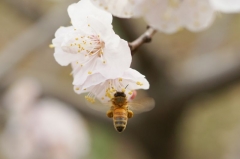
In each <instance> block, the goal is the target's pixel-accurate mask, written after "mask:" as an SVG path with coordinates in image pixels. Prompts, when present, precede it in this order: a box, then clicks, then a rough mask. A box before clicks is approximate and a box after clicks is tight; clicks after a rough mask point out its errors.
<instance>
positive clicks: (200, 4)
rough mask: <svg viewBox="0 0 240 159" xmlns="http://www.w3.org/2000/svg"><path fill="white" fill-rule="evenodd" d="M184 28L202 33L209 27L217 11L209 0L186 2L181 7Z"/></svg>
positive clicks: (187, 0)
mask: <svg viewBox="0 0 240 159" xmlns="http://www.w3.org/2000/svg"><path fill="white" fill-rule="evenodd" d="M179 16H181V18H182V21H183V24H184V26H185V27H186V28H187V29H189V30H190V31H201V30H203V29H206V28H207V27H209V26H210V25H211V24H212V22H213V20H214V19H215V11H214V9H213V8H212V6H211V5H210V3H209V0H201V1H199V0H185V1H183V3H182V5H181V14H180V15H179Z"/></svg>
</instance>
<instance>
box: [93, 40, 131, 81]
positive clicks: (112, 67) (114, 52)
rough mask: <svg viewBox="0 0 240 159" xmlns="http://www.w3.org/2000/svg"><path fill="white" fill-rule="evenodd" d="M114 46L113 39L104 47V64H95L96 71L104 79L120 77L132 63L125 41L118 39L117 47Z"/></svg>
mask: <svg viewBox="0 0 240 159" xmlns="http://www.w3.org/2000/svg"><path fill="white" fill-rule="evenodd" d="M116 39H118V38H116ZM115 45H116V43H115V41H114V39H113V40H112V41H111V42H109V43H107V44H106V45H105V49H104V53H103V58H104V60H105V61H106V63H105V64H103V63H102V62H101V63H98V64H97V68H98V71H99V72H101V74H102V75H103V76H104V77H105V78H114V77H117V76H119V75H121V74H122V73H123V72H124V71H125V70H126V69H127V68H129V67H130V64H131V61H132V56H131V51H130V48H129V46H128V43H127V42H126V41H125V40H122V39H120V40H119V43H118V45H117V46H115Z"/></svg>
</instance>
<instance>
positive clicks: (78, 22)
mask: <svg viewBox="0 0 240 159" xmlns="http://www.w3.org/2000/svg"><path fill="white" fill-rule="evenodd" d="M68 14H69V16H70V18H71V21H72V24H73V26H74V27H79V28H81V26H82V25H85V24H86V23H87V18H88V17H89V16H92V17H95V18H97V19H99V20H101V21H102V22H103V23H106V24H111V23H112V15H111V14H110V13H108V12H106V11H103V10H101V9H99V8H97V7H95V6H94V5H93V4H92V3H91V2H90V1H89V0H81V1H79V2H78V3H74V4H72V5H70V6H69V7H68Z"/></svg>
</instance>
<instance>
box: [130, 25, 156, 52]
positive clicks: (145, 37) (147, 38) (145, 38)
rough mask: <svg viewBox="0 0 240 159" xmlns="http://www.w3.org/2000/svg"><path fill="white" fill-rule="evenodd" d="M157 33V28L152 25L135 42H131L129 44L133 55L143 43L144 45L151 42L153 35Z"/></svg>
mask: <svg viewBox="0 0 240 159" xmlns="http://www.w3.org/2000/svg"><path fill="white" fill-rule="evenodd" d="M155 33H156V30H155V29H153V28H152V27H148V29H147V30H146V31H145V32H144V33H143V34H142V35H141V36H139V37H138V38H137V39H136V40H134V41H133V42H129V43H128V45H129V47H130V49H131V51H132V55H133V54H134V52H135V51H136V50H137V49H138V48H139V47H140V46H141V45H143V44H144V43H149V42H151V40H152V37H153V35H154V34H155Z"/></svg>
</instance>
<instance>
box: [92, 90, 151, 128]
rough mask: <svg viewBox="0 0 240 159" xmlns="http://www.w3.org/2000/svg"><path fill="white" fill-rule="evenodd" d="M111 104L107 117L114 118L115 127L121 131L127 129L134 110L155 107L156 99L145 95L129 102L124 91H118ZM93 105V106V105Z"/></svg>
mask: <svg viewBox="0 0 240 159" xmlns="http://www.w3.org/2000/svg"><path fill="white" fill-rule="evenodd" d="M109 104H110V110H108V111H107V113H106V114H107V117H109V118H112V119H113V125H114V128H115V129H116V131H118V132H119V133H121V132H123V131H124V130H125V129H126V126H127V122H128V119H130V118H132V117H133V111H134V112H136V113H141V112H144V111H149V110H151V109H152V108H153V107H154V105H155V101H154V99H153V98H150V97H145V98H140V99H138V100H133V102H129V101H128V100H127V98H126V94H125V93H124V92H116V93H115V94H114V97H113V98H112V99H111V100H110V103H109ZM109 104H108V109H109ZM91 107H92V108H93V105H92V106H91ZM97 107H98V108H99V106H97ZM97 107H96V106H95V107H94V108H97Z"/></svg>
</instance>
